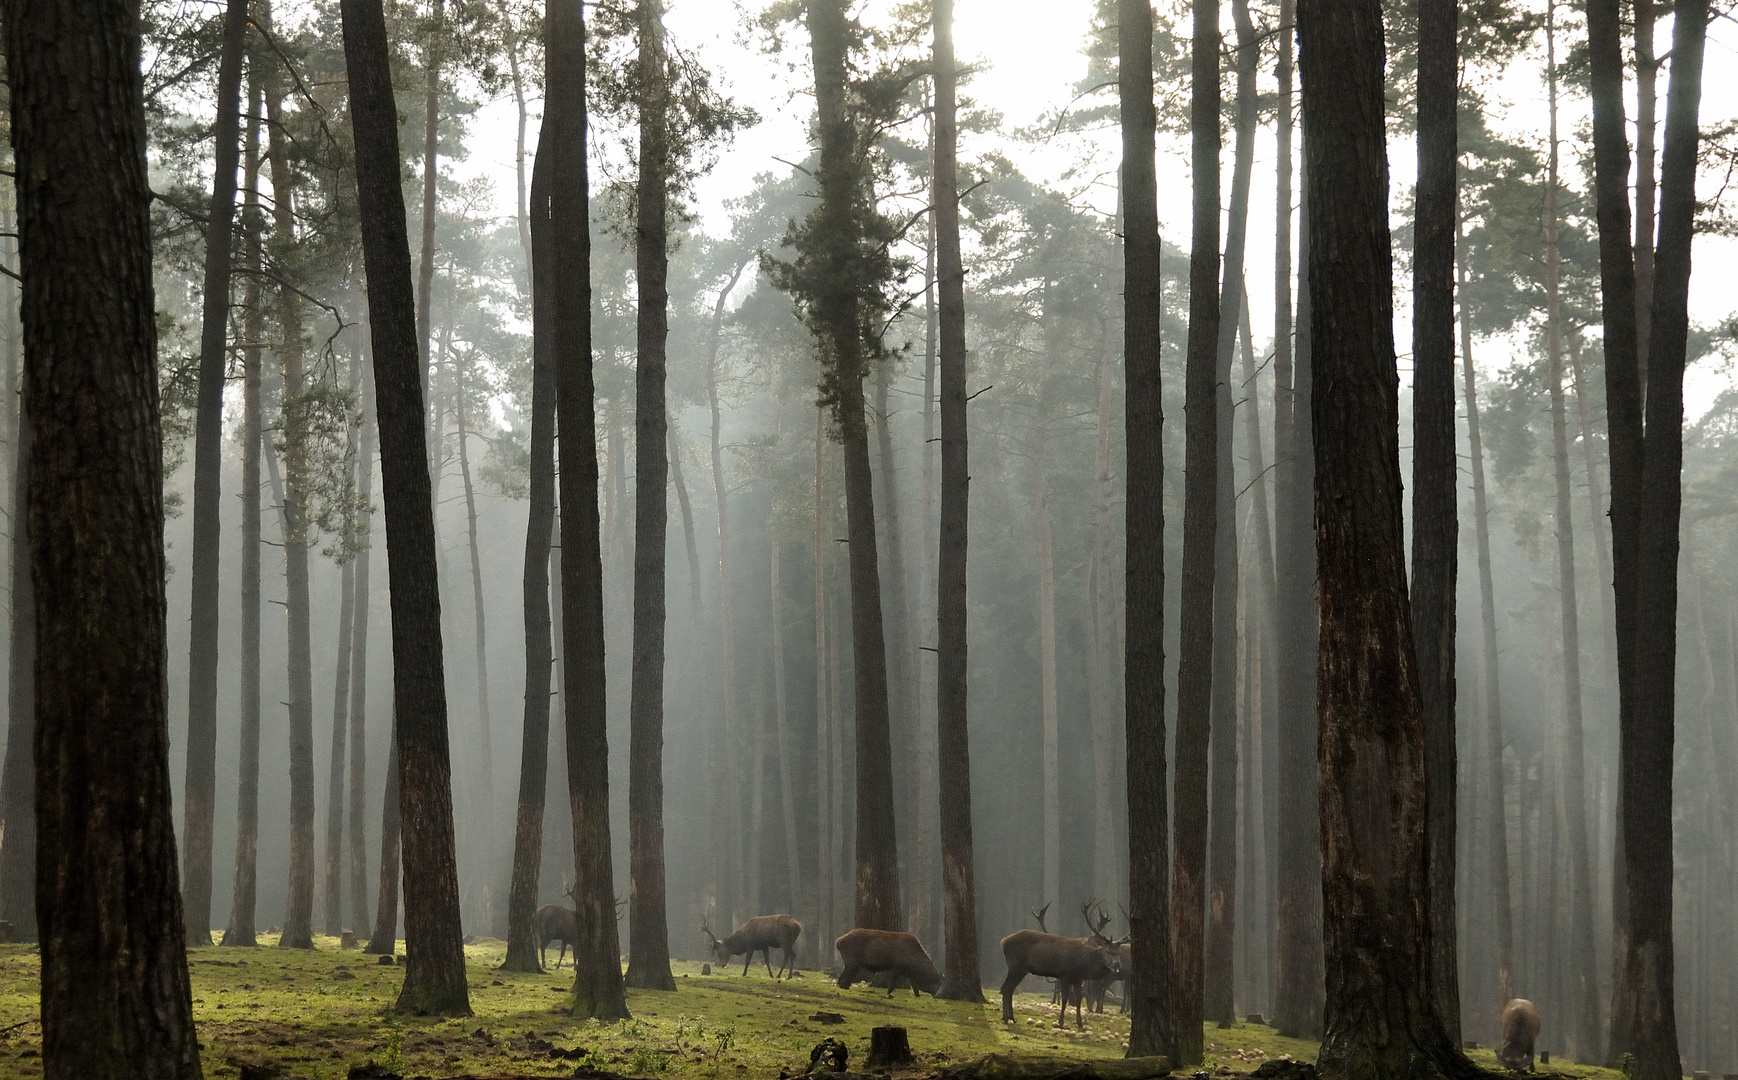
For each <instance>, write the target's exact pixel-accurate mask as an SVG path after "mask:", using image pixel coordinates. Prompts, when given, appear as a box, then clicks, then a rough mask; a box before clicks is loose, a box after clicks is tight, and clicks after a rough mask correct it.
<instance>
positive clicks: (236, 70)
mask: <svg viewBox="0 0 1738 1080" xmlns="http://www.w3.org/2000/svg"><path fill="white" fill-rule="evenodd" d="M246 40H247V3H246V0H229V4H228V6H227V8H226V9H225V11H224V17H223V49H222V52H221V54H220V56H219V60H218V70H217V103H216V105H217V122H216V125H215V129H214V130H213V132H212V148H213V149H212V157H213V169H212V181H211V208H210V211H209V213H210V217H209V220H208V223H207V225H206V232H205V282H204V296H203V298H202V310H201V322H200V335H199V394H198V400H197V402H196V403H195V405H194V417H195V419H194V446H193V559H192V567H191V581H190V586H191V588H190V596H191V597H192V614H191V618H190V619H189V628H188V659H187V779H186V783H185V784H184V785H183V787H184V789H185V790H184V795H183V798H184V800H185V807H184V809H183V815H184V817H183V824H182V840H183V843H184V844H185V845H186V851H185V852H184V855H183V858H184V860H185V861H184V865H183V867H182V890H181V892H182V902H183V904H184V905H185V906H186V909H187V926H188V929H189V933H188V935H187V941H188V944H190V945H209V944H211V832H212V813H213V809H214V807H215V805H216V802H217V657H218V598H219V593H218V587H217V585H218V579H217V571H218V562H219V556H218V548H219V544H220V543H221V542H222V540H223V529H222V522H221V515H220V513H219V508H220V502H221V499H222V491H221V488H222V471H223V379H224V373H225V370H226V369H227V367H228V360H229V351H228V345H229V278H230V250H231V244H232V238H233V234H234V223H235V171H236V168H237V166H238V165H240V159H241V61H242V51H243V48H244V46H245V44H246Z"/></svg>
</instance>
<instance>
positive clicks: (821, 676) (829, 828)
mask: <svg viewBox="0 0 1738 1080" xmlns="http://www.w3.org/2000/svg"><path fill="white" fill-rule="evenodd" d="M941 2H942V3H947V2H948V0H941ZM826 416H827V411H826V409H824V408H822V407H821V406H819V405H817V406H816V407H815V486H814V500H815V522H814V524H815V535H814V544H813V547H814V551H813V554H812V556H811V558H812V559H813V561H814V570H815V610H814V621H815V791H816V794H817V800H816V801H817V802H818V803H819V807H818V810H819V813H818V814H817V815H816V817H817V825H816V829H815V846H816V849H817V852H818V854H819V862H820V865H819V867H818V869H817V870H816V873H815V878H816V892H817V899H818V901H819V908H820V912H819V914H820V918H819V920H818V925H817V927H816V934H815V966H816V967H825V966H827V964H829V963H830V962H831V958H832V955H833V940H834V934H833V931H834V930H835V929H836V928H837V927H836V926H835V924H834V922H833V901H834V896H833V893H834V882H835V878H836V871H837V869H838V865H839V853H838V848H837V846H836V845H835V844H834V843H833V821H834V819H835V818H836V817H837V816H838V813H839V806H840V804H841V803H842V802H843V795H844V793H843V792H842V791H840V790H839V789H838V788H837V787H836V786H834V784H833V782H832V779H831V776H832V765H831V761H832V737H833V736H832V732H833V716H832V692H831V691H832V687H831V685H830V682H831V676H832V672H831V670H830V669H829V666H828V664H827V655H828V647H827V646H828V634H827V542H826V526H825V523H826V521H827V519H828V516H829V515H828V514H827V513H826V506H827V502H826V494H827V492H826V477H825V469H824V466H825V462H826V449H827V435H826V427H825V425H826ZM708 775H712V774H711V773H708ZM967 782H968V783H969V782H970V778H969V777H968V778H967ZM972 955H973V957H974V959H975V957H976V955H977V954H976V952H975V951H974V952H973V954H972ZM976 985H977V984H976V983H973V986H974V987H975V986H976Z"/></svg>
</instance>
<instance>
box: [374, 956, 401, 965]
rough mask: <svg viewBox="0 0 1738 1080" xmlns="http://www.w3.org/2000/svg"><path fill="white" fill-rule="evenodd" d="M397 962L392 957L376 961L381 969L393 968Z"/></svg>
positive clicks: (383, 957) (384, 957)
mask: <svg viewBox="0 0 1738 1080" xmlns="http://www.w3.org/2000/svg"><path fill="white" fill-rule="evenodd" d="M397 962H398V961H396V960H394V959H393V958H392V957H390V956H382V957H381V958H380V959H379V960H378V961H376V963H377V964H379V965H380V966H381V967H391V966H392V965H393V964H395V963H397Z"/></svg>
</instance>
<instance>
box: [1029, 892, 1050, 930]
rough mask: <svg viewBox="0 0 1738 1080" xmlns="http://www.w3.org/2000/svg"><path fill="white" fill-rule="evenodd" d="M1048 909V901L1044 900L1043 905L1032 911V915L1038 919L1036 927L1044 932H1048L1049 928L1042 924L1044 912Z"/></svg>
mask: <svg viewBox="0 0 1738 1080" xmlns="http://www.w3.org/2000/svg"><path fill="white" fill-rule="evenodd" d="M1049 910H1050V902H1049V901H1048V900H1046V901H1045V902H1044V906H1043V907H1041V908H1037V909H1035V910H1034V911H1033V912H1032V917H1033V918H1034V919H1037V920H1038V929H1040V930H1042V931H1044V932H1045V933H1046V934H1048V933H1049V932H1050V928H1049V927H1048V926H1045V925H1044V913H1045V912H1046V911H1049Z"/></svg>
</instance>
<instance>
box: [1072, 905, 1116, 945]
mask: <svg viewBox="0 0 1738 1080" xmlns="http://www.w3.org/2000/svg"><path fill="white" fill-rule="evenodd" d="M1080 915H1081V917H1082V918H1084V919H1085V920H1086V926H1087V929H1088V930H1090V931H1092V937H1093V940H1094V941H1097V942H1099V943H1100V944H1102V945H1107V946H1111V947H1113V948H1114V947H1115V945H1116V942H1114V941H1112V940H1110V939H1109V938H1107V937H1105V936H1104V928H1105V927H1107V926H1109V925H1110V914H1109V913H1108V912H1106V911H1105V910H1104V903H1103V902H1102V901H1100V900H1099V899H1098V898H1097V897H1093V898H1091V899H1089V900H1087V901H1086V902H1085V903H1084V904H1081V905H1080Z"/></svg>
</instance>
